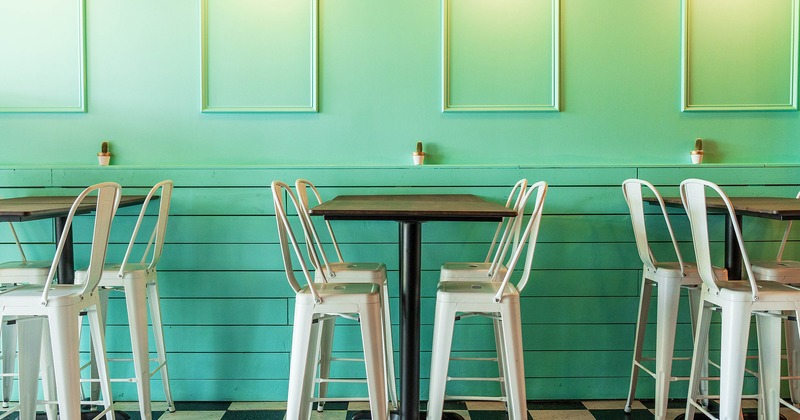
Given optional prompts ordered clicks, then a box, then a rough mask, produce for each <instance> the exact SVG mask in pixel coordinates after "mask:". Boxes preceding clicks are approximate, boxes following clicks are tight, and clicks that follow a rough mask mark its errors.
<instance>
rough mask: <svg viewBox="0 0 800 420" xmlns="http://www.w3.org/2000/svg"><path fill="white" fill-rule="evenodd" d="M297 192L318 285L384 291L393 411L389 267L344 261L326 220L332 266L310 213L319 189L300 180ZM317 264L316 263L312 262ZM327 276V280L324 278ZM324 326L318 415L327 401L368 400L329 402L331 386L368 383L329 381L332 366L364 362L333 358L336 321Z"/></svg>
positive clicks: (319, 371)
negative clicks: (372, 285) (375, 287)
mask: <svg viewBox="0 0 800 420" xmlns="http://www.w3.org/2000/svg"><path fill="white" fill-rule="evenodd" d="M295 190H296V191H297V198H298V201H299V204H300V210H299V211H301V212H302V214H303V215H305V216H304V218H305V221H306V224H307V226H308V232H310V233H311V236H310V237H306V238H305V240H306V246H307V247H312V246H315V248H314V250H313V251H314V252H316V254H317V255H318V256H319V257H320V261H319V262H320V263H321V264H322V266H321V267H320V266H314V268H315V270H314V281H315V282H317V283H320V282H323V281H324V279H327V281H328V282H331V283H353V282H355V283H375V284H378V285H380V286H381V290H382V293H381V295H382V299H383V302H382V306H383V320H384V323H383V336H384V353H385V355H386V381H387V386H386V388H387V390H388V392H389V400H390V401H391V403H392V406H393V408H396V407H397V404H398V402H397V380H396V376H395V371H394V345H393V343H392V321H391V318H390V314H389V313H390V307H389V287H388V284H387V276H386V264H384V263H376V262H352V261H345V260H344V258H343V257H342V252H341V250H340V249H339V243H338V242H337V241H336V236H335V235H334V233H333V228H332V227H331V224H330V222H329V221H328V220H325V226H326V228H327V230H328V235H329V238H330V241H331V245H332V246H333V249H334V251H335V252H336V256H337V258H338V260H339V261H338V262H331V261H330V260H329V259H328V256H327V253H326V252H325V249H324V246H323V242H322V240H321V237H320V236H319V233H318V232H317V229H316V228H315V227H314V224H313V222H312V221H311V218H310V215H309V213H308V211H309V209H310V206H309V199H308V196H309V190H310V191H311V193H312V194H313V195H314V198H315V199H316V202H317V203H318V204H319V203H322V197H321V195H320V194H319V191H317V188H316V187H315V186H314V184H312V183H311V181H308V180H305V179H298V180H296V181H295ZM311 262H312V263H314V260H313V259H312V261H311ZM323 272H324V278H323ZM322 322H323V324H325V325H324V327H323V328H321V331H322V339H321V341H320V351H319V360H318V364H319V368H318V369H315V371H317V372H318V378H317V379H316V382H317V383H318V388H317V411H323V408H324V405H325V402H326V401H358V400H366V398H354V397H346V398H329V397H328V384H330V383H336V382H354V381H356V382H366V380H357V379H356V380H354V379H350V378H346V379H338V378H331V377H330V370H331V362H335V361H342V362H356V363H358V362H363V360H362V359H354V358H337V357H333V356H332V352H333V350H332V349H333V330H334V329H333V325H332V324H333V323H335V322H336V318H335V317H334V318H330V319H327V320H324V321H322Z"/></svg>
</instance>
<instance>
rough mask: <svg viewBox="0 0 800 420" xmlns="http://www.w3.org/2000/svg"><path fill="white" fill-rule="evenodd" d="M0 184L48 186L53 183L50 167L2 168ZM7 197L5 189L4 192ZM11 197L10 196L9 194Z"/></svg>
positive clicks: (0, 170)
mask: <svg viewBox="0 0 800 420" xmlns="http://www.w3.org/2000/svg"><path fill="white" fill-rule="evenodd" d="M0 185H2V186H3V187H4V188H6V187H48V186H50V185H52V184H51V174H50V170H49V169H23V168H16V169H0ZM2 196H3V197H6V196H7V195H6V193H5V191H3V193H2ZM9 197H10V196H9Z"/></svg>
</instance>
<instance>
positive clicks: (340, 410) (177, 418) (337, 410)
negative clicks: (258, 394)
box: [115, 400, 800, 420]
mask: <svg viewBox="0 0 800 420" xmlns="http://www.w3.org/2000/svg"><path fill="white" fill-rule="evenodd" d="M175 405H176V408H177V411H176V412H174V413H168V412H165V411H166V405H165V404H163V403H154V405H153V419H159V420H184V419H185V420H273V419H274V420H283V419H284V417H285V407H286V403H283V402H178V403H176V404H175ZM624 405H625V402H624V401H621V400H613V401H529V402H528V410H529V414H530V416H529V419H531V418H532V419H535V420H592V419H597V420H640V419H652V418H653V412H652V409H653V401H652V400H650V401H648V400H643V401H637V402H636V403H635V404H634V405H633V410H631V412H630V413H629V414H626V413H625V412H624V411H623V406H624ZM115 407H118V409H120V410H123V411H124V412H125V413H127V414H128V415H129V416H130V418H131V419H134V420H140V416H139V413H138V408H137V405H136V403H119V402H118V403H116V405H115ZM685 407H686V402H685V401H682V400H674V401H671V402H670V404H669V411H668V415H667V418H670V419H673V418H676V417H679V416H680V418H681V419H682V418H683V417H682V414H683V411H684V409H685ZM743 407H744V408H745V411H746V412H748V413H754V411H755V402H754V401H744V402H743ZM423 408H424V403H423ZM365 409H368V405H367V404H366V403H362V402H359V403H355V402H351V403H346V402H345V403H335V402H329V403H327V404H326V406H325V411H323V412H321V413H318V412H314V413H313V415H312V416H311V418H312V419H314V420H350V419H351V418H352V417H353V415H354V414H355V413H356V412H357V411H360V410H365ZM445 410H446V411H449V412H455V413H458V414H460V415H461V416H462V417H464V419H465V420H502V419H505V418H507V417H506V414H505V411H504V410H503V406H502V404H501V403H493V402H475V401H467V402H448V403H446V406H445ZM781 413H782V414H783V417H784V418H786V420H800V415H798V414H796V413H794V412H792V411H790V410H788V409H786V408H782V409H781ZM697 418H700V416H698V417H697Z"/></svg>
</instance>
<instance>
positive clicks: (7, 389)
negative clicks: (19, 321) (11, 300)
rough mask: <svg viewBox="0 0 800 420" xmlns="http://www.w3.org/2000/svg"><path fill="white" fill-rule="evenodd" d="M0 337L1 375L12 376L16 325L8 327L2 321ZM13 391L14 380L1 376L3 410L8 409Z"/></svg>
mask: <svg viewBox="0 0 800 420" xmlns="http://www.w3.org/2000/svg"><path fill="white" fill-rule="evenodd" d="M0 336H2V339H3V373H4V374H6V375H12V374H13V373H14V362H15V360H16V357H17V325H14V324H11V325H9V324H8V323H7V322H5V320H2V325H0ZM13 391H14V378H13V377H12V376H3V408H8V402H9V400H10V399H11V393H12V392H13Z"/></svg>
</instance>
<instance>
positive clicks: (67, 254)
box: [55, 216, 75, 284]
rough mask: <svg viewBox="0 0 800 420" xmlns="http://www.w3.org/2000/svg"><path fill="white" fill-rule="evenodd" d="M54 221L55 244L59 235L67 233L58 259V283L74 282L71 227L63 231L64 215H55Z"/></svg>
mask: <svg viewBox="0 0 800 420" xmlns="http://www.w3.org/2000/svg"><path fill="white" fill-rule="evenodd" d="M55 221H56V244H58V242H59V240H60V238H61V235H67V241H66V242H65V243H64V249H62V250H61V259H60V260H59V261H58V271H57V273H58V284H73V283H75V256H74V250H73V249H72V229H69V230H67V231H66V232H64V225H66V224H67V218H66V217H65V216H60V217H56V218H55Z"/></svg>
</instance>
